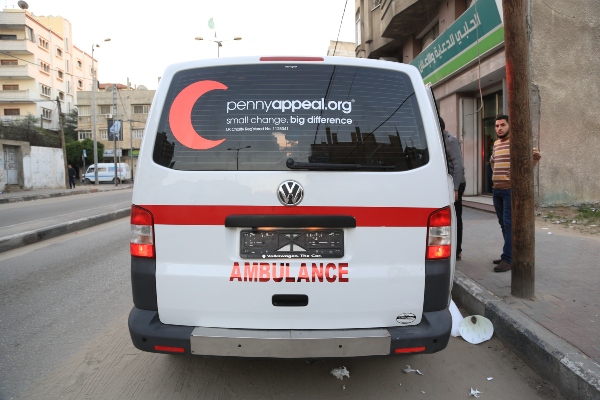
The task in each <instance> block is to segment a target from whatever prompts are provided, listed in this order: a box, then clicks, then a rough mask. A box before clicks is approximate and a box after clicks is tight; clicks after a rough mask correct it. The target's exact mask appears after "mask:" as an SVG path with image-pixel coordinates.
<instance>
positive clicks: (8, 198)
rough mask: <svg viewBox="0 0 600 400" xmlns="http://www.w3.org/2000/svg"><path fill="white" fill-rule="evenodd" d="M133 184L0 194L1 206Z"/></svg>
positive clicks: (83, 186) (130, 186)
mask: <svg viewBox="0 0 600 400" xmlns="http://www.w3.org/2000/svg"><path fill="white" fill-rule="evenodd" d="M132 187H133V183H123V184H120V185H118V186H115V185H114V184H108V183H103V184H100V185H97V186H96V185H79V184H78V185H77V186H75V188H74V189H35V190H20V191H15V192H8V193H7V192H2V193H0V204H5V203H14V202H17V201H30V200H38V199H48V198H51V197H61V196H70V195H75V194H84V193H96V192H100V191H107V190H122V189H130V188H132Z"/></svg>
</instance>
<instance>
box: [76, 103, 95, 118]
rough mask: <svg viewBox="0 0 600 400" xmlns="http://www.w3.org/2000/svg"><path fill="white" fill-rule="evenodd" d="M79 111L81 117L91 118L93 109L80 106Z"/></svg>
mask: <svg viewBox="0 0 600 400" xmlns="http://www.w3.org/2000/svg"><path fill="white" fill-rule="evenodd" d="M77 109H78V115H79V116H80V117H89V116H90V115H91V111H92V107H90V106H79V107H77Z"/></svg>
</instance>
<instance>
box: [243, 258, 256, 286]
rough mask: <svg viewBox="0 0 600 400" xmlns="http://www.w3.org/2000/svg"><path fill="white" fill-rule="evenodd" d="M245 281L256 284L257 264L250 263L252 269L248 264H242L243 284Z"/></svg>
mask: <svg viewBox="0 0 600 400" xmlns="http://www.w3.org/2000/svg"><path fill="white" fill-rule="evenodd" d="M246 281H250V282H252V281H254V282H258V263H252V267H250V263H249V262H245V263H244V282H246Z"/></svg>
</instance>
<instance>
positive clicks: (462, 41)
mask: <svg viewBox="0 0 600 400" xmlns="http://www.w3.org/2000/svg"><path fill="white" fill-rule="evenodd" d="M500 13H501V10H499V9H498V5H497V3H496V1H495V0H478V1H477V3H476V4H473V5H472V6H471V7H469V9H467V11H465V12H464V13H463V15H461V16H460V17H459V18H458V19H457V20H456V21H455V22H454V23H453V24H452V25H450V27H449V28H448V29H447V30H446V31H444V32H443V33H442V34H441V35H440V36H439V37H438V38H437V39H435V40H434V41H433V43H431V44H430V45H429V46H428V47H427V48H426V49H425V50H423V51H422V52H421V54H419V55H418V56H417V57H416V58H415V59H414V60H413V61H412V63H411V64H412V65H414V66H415V67H417V68H418V69H419V72H420V73H421V76H423V78H424V80H425V81H427V82H430V83H435V82H438V81H439V80H441V79H443V78H445V77H446V76H448V75H450V74H451V73H453V72H455V71H456V70H458V69H460V68H462V67H463V66H465V65H466V64H468V63H469V62H471V61H473V60H474V59H475V58H476V57H477V55H478V54H482V53H484V52H485V51H487V50H489V49H491V48H493V47H495V46H496V45H498V44H500V43H502V42H503V41H504V29H503V26H502V19H501V18H500ZM478 41H479V43H477V42H478ZM477 46H478V47H479V49H478V48H477ZM473 49H474V51H473ZM470 50H471V51H470ZM451 62H452V63H451ZM450 64H452V65H450ZM448 67H450V68H448ZM442 68H443V71H442Z"/></svg>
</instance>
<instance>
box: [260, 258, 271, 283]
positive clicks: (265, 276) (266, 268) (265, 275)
mask: <svg viewBox="0 0 600 400" xmlns="http://www.w3.org/2000/svg"><path fill="white" fill-rule="evenodd" d="M270 270H271V265H269V263H260V278H259V282H269V280H270V279H271V275H270V272H271V271H270Z"/></svg>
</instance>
